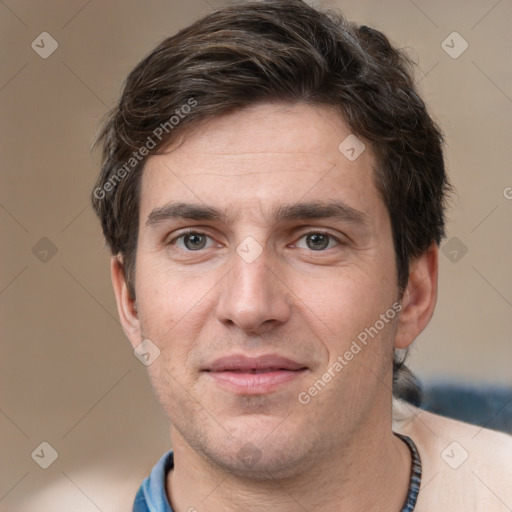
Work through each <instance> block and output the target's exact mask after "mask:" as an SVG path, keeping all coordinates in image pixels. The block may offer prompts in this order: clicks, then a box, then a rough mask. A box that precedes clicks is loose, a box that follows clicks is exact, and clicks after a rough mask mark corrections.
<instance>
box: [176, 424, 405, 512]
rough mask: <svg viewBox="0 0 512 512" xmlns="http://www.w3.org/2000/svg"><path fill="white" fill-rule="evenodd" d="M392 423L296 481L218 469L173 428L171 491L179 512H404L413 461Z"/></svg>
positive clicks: (361, 434)
mask: <svg viewBox="0 0 512 512" xmlns="http://www.w3.org/2000/svg"><path fill="white" fill-rule="evenodd" d="M389 416H390V415H389ZM381 418H382V416H381ZM387 420H389V421H385V422H383V421H382V419H381V420H379V421H378V422H377V424H375V422H367V423H366V425H365V426H362V428H359V429H358V430H357V432H356V433H355V434H354V435H353V436H352V438H351V439H349V440H347V441H346V442H344V443H340V445H342V446H340V449H339V450H337V451H334V450H331V452H330V454H329V456H325V457H321V458H318V459H314V458H312V461H311V464H308V465H307V466H306V467H302V468H300V470H299V471H297V473H296V474H294V475H293V476H292V477H288V478H282V479H260V480H257V479H253V478H243V477H238V476H236V475H233V474H230V473H227V472H225V471H224V470H222V469H220V468H218V467H217V466H215V465H213V464H212V463H211V462H210V461H208V460H206V459H205V458H204V457H203V456H202V455H200V454H198V453H196V452H195V451H194V450H193V449H192V448H191V447H190V446H189V445H188V443H187V442H186V441H185V439H184V438H183V437H182V436H181V435H180V434H179V432H177V431H176V430H175V429H172V431H171V437H172V440H173V451H174V468H175V469H174V470H173V471H171V472H170V473H169V475H168V476H167V490H168V495H169V496H170V502H171V504H172V507H173V510H174V511H175V512H185V511H194V510H197V511H200V512H218V511H219V510H223V511H226V512H235V511H239V510H251V511H254V512H260V511H261V512H263V511H267V510H273V511H275V512H296V511H297V510H308V511H315V510H322V512H335V511H339V510H343V511H345V512H355V511H360V510H365V511H379V512H399V511H400V509H401V507H402V505H403V503H404V502H405V499H406V496H407V491H408V487H409V478H410V470H411V456H410V452H409V448H408V447H407V446H406V444H405V443H404V442H403V441H402V440H401V439H399V438H398V437H396V436H394V435H393V433H392V431H391V418H390V417H389V418H387ZM377 427H378V428H377Z"/></svg>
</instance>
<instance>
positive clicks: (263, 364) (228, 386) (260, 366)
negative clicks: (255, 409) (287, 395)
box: [203, 354, 308, 395]
mask: <svg viewBox="0 0 512 512" xmlns="http://www.w3.org/2000/svg"><path fill="white" fill-rule="evenodd" d="M307 371H308V367H307V366H305V365H303V364H301V363H298V362H296V361H293V360H291V359H288V358H285V357H281V356H277V355H272V354H270V355H265V356H260V357H247V356H243V355H235V356H228V357H223V358H220V359H217V360H216V361H214V362H213V363H212V364H210V365H209V366H208V367H207V368H205V369H203V372H205V373H206V374H207V376H208V377H209V378H210V379H212V380H213V382H214V383H215V384H216V385H218V386H219V387H221V388H223V389H225V390H227V391H230V392H232V393H234V394H237V395H264V394H269V393H272V392H275V391H277V390H279V389H280V388H283V387H285V386H286V385H287V384H288V385H290V384H291V383H293V381H295V380H297V379H299V378H300V377H302V376H303V375H304V373H306V372H307Z"/></svg>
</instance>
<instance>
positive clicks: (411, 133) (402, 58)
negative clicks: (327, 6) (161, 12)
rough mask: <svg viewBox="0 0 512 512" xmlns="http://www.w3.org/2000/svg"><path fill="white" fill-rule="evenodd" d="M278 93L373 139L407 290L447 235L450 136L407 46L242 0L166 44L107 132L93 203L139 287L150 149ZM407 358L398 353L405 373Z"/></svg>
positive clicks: (336, 19) (136, 74)
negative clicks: (419, 262) (330, 111)
mask: <svg viewBox="0 0 512 512" xmlns="http://www.w3.org/2000/svg"><path fill="white" fill-rule="evenodd" d="M275 101H284V102H288V103H291V104H293V103H299V102H302V103H307V104H311V105H319V106H329V107H334V108H336V109H337V110H338V111H339V113H340V115H341V116H342V118H343V119H344V120H345V122H346V123H347V124H348V125H349V127H350V129H351V131H352V132H353V133H354V134H355V135H356V136H358V137H361V138H362V139H363V140H365V141H366V142H368V143H369V145H370V147H371V149H372V150H373V153H374V155H375V157H376V162H377V168H376V169H375V180H376V184H377V187H378V189H379V191H380V193H381V194H382V197H383V199H384V202H385V204H386V207H387V210H388V212H389V215H390V219H391V226H392V231H393V241H394V248H395V253H396V267H397V275H398V288H399V290H400V291H401V292H402V291H403V290H404V289H405V286H406V285H407V281H408V276H409V263H410V261H411V260H412V259H413V258H415V257H418V256H419V255H421V254H422V253H423V252H424V251H425V250H427V248H428V247H429V246H430V244H431V243H432V242H434V241H435V242H436V243H438V244H439V243H440V241H441V239H442V238H443V236H444V224H445V219H444V210H445V198H446V193H447V191H448V190H449V189H450V185H449V182H448V179H447V177H446V174H445V167H444V159H443V149H442V145H443V136H442V134H441V131H440V130H439V128H438V127H437V125H436V123H435V122H434V121H433V120H432V118H431V117H430V115H429V114H428V112H427V109H426V106H425V104H424V102H423V101H422V99H421V98H420V97H419V95H418V93H417V91H416V88H415V85H414V79H413V73H412V62H411V61H410V59H409V58H408V57H407V55H406V54H405V52H403V51H402V50H400V49H398V48H395V47H394V46H393V45H391V43H390V42H389V40H388V39H387V37H386V36H385V35H384V34H382V33H381V32H379V31H377V30H375V29H372V28H369V27H367V26H358V25H356V24H355V23H351V22H348V21H347V20H346V19H345V18H344V17H343V16H342V15H340V14H337V13H332V12H322V11H319V10H317V9H314V8H312V7H310V6H309V5H308V4H306V3H305V2H303V1H301V0H286V1H285V0H270V1H265V2H250V3H244V4H241V5H235V6H230V7H227V8H224V9H222V10H219V11H217V12H214V13H212V14H209V15H208V16H206V17H204V18H202V19H200V20H199V21H197V22H196V23H194V24H192V25H191V26H189V27H187V28H185V29H183V30H181V31H180V32H178V33H177V34H176V35H174V36H172V37H169V38H168V39H166V40H164V41H163V42H162V43H161V44H159V45H158V46H157V47H156V48H155V49H154V50H153V51H152V52H151V53H150V54H149V55H148V56H147V57H145V58H144V59H143V60H142V61H141V62H140V63H139V64H138V65H137V66H136V67H135V69H134V70H133V71H132V72H131V73H130V75H129V76H128V78H127V80H126V82H125V85H124V90H123V92H122V95H121V98H120V100H119V103H118V104H117V106H116V107H115V108H114V109H113V110H112V111H111V112H110V114H109V116H108V119H107V120H106V122H105V124H104V126H103V129H102V131H101V132H100V134H99V137H98V140H97V142H98V143H100V144H101V145H102V147H103V157H102V168H101V173H100V175H99V177H98V179H97V182H96V184H95V188H94V191H93V195H92V201H93V205H94V209H95V211H96V213H97V214H98V216H99V218H100V220H101V223H102V227H103V232H104V234H105V238H106V240H107V242H108V244H109V246H110V248H111V250H112V253H113V254H119V255H120V256H122V260H123V265H124V272H125V277H126V280H127V284H128V287H129V290H130V293H131V295H132V297H135V286H134V282H135V276H134V268H135V256H136V248H137V232H138V222H139V190H140V179H141V174H142V170H143V167H144V163H145V161H146V160H147V158H149V156H151V155H153V154H157V153H158V152H161V151H162V150H163V149H165V147H166V146H168V145H169V143H171V142H172V141H175V140H176V139H177V137H178V135H183V134H184V133H185V131H186V129H187V128H188V127H190V126H191V125H192V124H195V123H198V122H199V121H204V120H206V119H208V118H209V117H212V116H217V115H220V114H225V113H229V112H233V111H236V110H239V109H242V108H244V107H248V106H251V105H254V104H257V103H263V102H275ZM185 107H187V108H185ZM173 117H174V118H175V119H177V120H178V121H177V122H174V121H173V120H172V118H173ZM178 118H179V119H178ZM164 129H165V132H166V133H165V135H164V136H161V137H160V138H158V137H156V136H155V133H158V134H159V135H163V130H164ZM149 139H151V141H152V144H151V148H149V150H148V146H149V144H148V141H149ZM155 139H157V140H155ZM340 142H341V141H340ZM144 147H146V150H147V151H142V152H143V153H144V155H143V156H141V155H140V153H141V149H142V148H144ZM127 162H130V163H131V164H133V165H127ZM401 364H403V361H401V362H400V361H397V360H396V358H395V377H397V374H398V369H399V367H400V365H401Z"/></svg>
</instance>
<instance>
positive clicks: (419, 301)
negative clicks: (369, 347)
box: [395, 242, 439, 348]
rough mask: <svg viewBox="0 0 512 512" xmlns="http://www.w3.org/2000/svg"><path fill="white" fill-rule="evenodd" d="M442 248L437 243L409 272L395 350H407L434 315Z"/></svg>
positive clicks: (413, 263) (414, 261)
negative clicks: (440, 250) (439, 259)
mask: <svg viewBox="0 0 512 512" xmlns="http://www.w3.org/2000/svg"><path fill="white" fill-rule="evenodd" d="M438 257H439V248H438V246H437V244H436V243H435V242H433V243H432V245H431V246H430V247H429V248H428V249H427V251H425V252H424V253H423V254H422V255H421V256H419V257H418V258H417V259H415V260H413V261H412V262H411V265H410V270H409V281H408V283H407V288H406V289H405V292H404V296H403V298H402V311H401V312H400V316H399V319H398V327H397V332H396V337H395V348H407V347H408V346H409V345H410V344H411V343H412V342H413V341H414V340H415V339H416V338H417V337H418V335H419V334H420V333H421V332H422V331H423V329H425V327H426V326H427V324H428V323H429V322H430V319H431V318H432V315H433V314H434V308H435V306H436V301H437V278H438Z"/></svg>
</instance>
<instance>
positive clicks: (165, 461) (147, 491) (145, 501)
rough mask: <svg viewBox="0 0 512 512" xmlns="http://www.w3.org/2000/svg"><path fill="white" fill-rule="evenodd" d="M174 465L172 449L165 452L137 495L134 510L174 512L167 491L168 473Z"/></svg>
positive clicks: (142, 511) (138, 511) (141, 511)
mask: <svg viewBox="0 0 512 512" xmlns="http://www.w3.org/2000/svg"><path fill="white" fill-rule="evenodd" d="M173 467H174V455H173V453H172V451H168V452H167V453H164V455H162V457H161V458H160V460H159V461H158V462H157V464H156V465H155V467H154V468H153V469H152V470H151V474H150V475H149V476H148V477H147V478H146V479H145V480H144V481H143V482H142V485H141V486H140V488H139V491H138V492H137V495H136V496H135V502H134V504H133V512H172V508H171V505H170V504H169V500H168V499H167V494H166V492H165V482H166V479H167V473H169V471H171V469H172V468H173Z"/></svg>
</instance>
